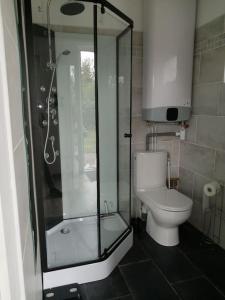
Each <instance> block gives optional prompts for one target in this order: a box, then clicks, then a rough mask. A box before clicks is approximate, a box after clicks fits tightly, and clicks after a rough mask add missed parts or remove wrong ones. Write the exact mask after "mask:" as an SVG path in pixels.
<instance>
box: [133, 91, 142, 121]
mask: <svg viewBox="0 0 225 300" xmlns="http://www.w3.org/2000/svg"><path fill="white" fill-rule="evenodd" d="M141 109H142V88H135V87H134V88H133V103H132V115H133V116H136V117H137V116H141Z"/></svg>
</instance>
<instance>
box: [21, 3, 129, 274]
mask: <svg viewBox="0 0 225 300" xmlns="http://www.w3.org/2000/svg"><path fill="white" fill-rule="evenodd" d="M20 1H21V0H17V2H19V3H20ZM79 2H89V3H93V4H94V5H93V18H94V24H93V25H94V28H93V29H94V59H95V103H96V109H95V111H96V156H97V219H98V221H97V226H98V256H99V257H98V259H95V260H91V261H85V262H82V263H78V264H71V265H65V266H60V267H56V268H48V266H47V249H46V236H45V235H46V233H45V232H46V228H45V219H44V207H43V203H42V201H38V203H37V210H38V227H39V237H40V248H41V249H40V250H41V251H40V253H41V266H42V271H43V272H52V271H56V270H61V269H67V268H71V267H77V266H82V265H87V264H92V263H96V262H100V261H104V260H105V259H107V258H108V257H109V256H110V255H111V253H112V252H113V251H114V250H115V249H116V248H117V246H118V245H119V244H120V243H121V242H122V241H123V240H124V239H126V237H127V236H128V235H129V234H130V233H131V231H132V227H131V138H132V43H133V25H134V23H133V20H132V19H130V18H129V17H128V16H127V15H125V14H124V13H123V12H121V11H120V10H119V9H117V8H116V7H115V6H114V5H112V4H111V3H109V2H108V1H106V0H79ZM97 4H99V5H101V7H102V8H107V9H109V10H110V11H111V12H113V13H114V14H115V15H117V16H119V17H120V18H121V19H122V20H124V21H125V22H126V23H128V26H127V28H126V29H125V30H124V31H122V32H121V33H120V34H119V35H118V36H117V38H116V44H117V45H116V72H117V93H116V94H117V121H118V102H119V89H118V84H119V82H118V75H119V73H118V72H119V69H118V65H119V57H118V42H119V39H120V38H121V37H122V36H123V35H124V34H126V33H127V32H128V31H130V32H131V58H130V59H131V62H130V63H131V73H130V132H128V133H124V137H126V138H129V139H130V143H129V145H130V149H129V150H130V155H129V156H130V164H129V169H130V174H129V175H130V176H129V205H130V207H129V224H128V228H127V230H125V231H124V232H123V233H122V234H121V235H120V236H119V237H118V238H117V239H116V240H115V241H114V242H113V243H112V244H111V245H110V247H109V248H108V249H106V251H104V253H101V233H100V222H101V213H100V180H99V178H100V176H99V115H98V26H97V21H98V16H97V14H98V6H97ZM24 7H25V11H24V15H25V33H26V40H27V43H26V46H27V60H28V69H29V78H28V81H29V86H30V87H32V81H33V80H32V78H34V77H33V72H34V69H33V66H32V62H33V35H32V25H33V23H32V8H31V0H24ZM21 23H22V22H21ZM21 26H22V25H21ZM29 93H30V97H31V98H32V94H31V90H30V91H29ZM117 124H118V122H117ZM117 153H119V136H118V125H117ZM117 160H118V159H117ZM117 164H118V162H117ZM34 170H35V166H34ZM117 170H118V165H117ZM118 179H119V178H118V173H117V190H118V189H119V180H118ZM36 180H37V178H36ZM117 192H118V191H117ZM117 201H119V199H118V196H117ZM118 204H119V202H118ZM117 211H118V212H119V206H118V208H117ZM120 216H121V215H120ZM121 217H122V216H121ZM122 218H123V217H122ZM126 223H127V222H126Z"/></svg>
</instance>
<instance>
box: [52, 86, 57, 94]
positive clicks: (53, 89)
mask: <svg viewBox="0 0 225 300" xmlns="http://www.w3.org/2000/svg"><path fill="white" fill-rule="evenodd" d="M56 92H57V90H56V87H55V86H53V87H52V93H54V94H56Z"/></svg>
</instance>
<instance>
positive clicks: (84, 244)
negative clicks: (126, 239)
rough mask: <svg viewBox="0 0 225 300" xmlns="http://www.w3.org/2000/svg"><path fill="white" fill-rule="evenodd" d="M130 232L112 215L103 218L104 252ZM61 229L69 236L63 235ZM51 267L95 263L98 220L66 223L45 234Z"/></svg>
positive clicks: (124, 224)
mask: <svg viewBox="0 0 225 300" xmlns="http://www.w3.org/2000/svg"><path fill="white" fill-rule="evenodd" d="M126 229H127V225H126V223H125V222H124V221H123V219H122V218H121V217H120V216H119V214H113V215H110V216H107V217H103V218H101V252H102V253H103V251H104V249H107V248H109V247H110V246H111V245H112V243H113V242H114V241H115V240H116V239H117V238H118V237H119V236H120V235H121V234H122V233H123V232H124V231H125V230H126ZM62 230H66V231H68V233H62V232H61V231H62ZM46 238H47V241H46V242H47V258H48V268H50V269H51V268H56V267H65V266H67V265H73V264H78V263H82V262H87V261H92V260H95V259H97V258H98V231H97V217H96V216H91V217H85V218H78V219H70V220H64V221H63V222H61V223H59V224H58V225H56V226H55V227H53V228H51V229H50V230H48V231H47V233H46Z"/></svg>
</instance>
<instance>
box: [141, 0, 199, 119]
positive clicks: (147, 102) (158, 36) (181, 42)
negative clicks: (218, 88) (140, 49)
mask: <svg viewBox="0 0 225 300" xmlns="http://www.w3.org/2000/svg"><path fill="white" fill-rule="evenodd" d="M195 15H196V0H144V61H143V66H144V67H143V68H144V71H143V106H142V116H143V119H144V120H146V121H154V122H180V121H186V120H188V119H189V118H190V115H191V93H192V69H193V52H194V32H195Z"/></svg>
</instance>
